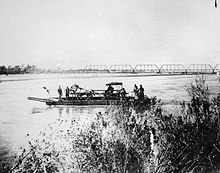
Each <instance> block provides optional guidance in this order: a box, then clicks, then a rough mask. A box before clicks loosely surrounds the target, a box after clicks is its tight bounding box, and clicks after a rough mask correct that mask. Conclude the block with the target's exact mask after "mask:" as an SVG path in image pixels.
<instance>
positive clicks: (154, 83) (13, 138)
mask: <svg viewBox="0 0 220 173" xmlns="http://www.w3.org/2000/svg"><path fill="white" fill-rule="evenodd" d="M206 78H207V82H208V84H209V87H210V88H216V90H215V93H217V92H219V88H218V86H219V82H218V78H217V76H215V75H209V76H206ZM85 79H86V80H85ZM194 79H195V76H147V77H138V76H137V77H115V76H108V77H102V76H99V77H97V76H95V78H94V77H93V76H91V75H83V76H80V75H78V76H77V75H76V74H74V75H72V74H62V75H54V74H53V75H9V76H0V80H1V81H3V82H2V83H0V95H1V99H0V162H1V158H5V157H7V156H9V154H10V153H13V151H16V150H17V149H18V148H19V147H20V146H23V145H26V144H27V138H26V137H25V136H27V134H29V138H36V137H38V135H39V132H40V131H41V130H42V129H43V128H44V127H45V126H47V125H48V124H51V123H53V122H55V121H56V120H57V119H59V118H62V119H65V118H66V119H71V118H72V117H75V118H76V120H77V121H80V122H82V123H86V122H88V121H90V120H91V118H92V117H93V116H94V115H95V113H97V112H99V111H101V112H103V111H104V110H105V107H102V106H92V107H89V106H79V107H73V106H47V105H45V104H44V103H40V102H34V101H29V100H27V97H28V96H36V97H42V98H47V97H49V96H57V87H58V86H59V85H61V87H62V88H66V86H72V85H73V84H75V83H76V84H78V85H79V86H81V87H83V88H87V89H106V86H105V84H106V83H109V82H117V81H118V82H123V85H124V87H125V88H126V90H127V92H129V93H130V92H131V91H132V90H133V86H134V84H137V85H138V86H139V85H140V84H142V85H143V87H144V89H145V94H147V95H148V96H157V97H158V98H162V99H166V100H168V99H177V100H187V99H188V95H187V93H186V91H185V89H184V87H185V85H186V83H187V82H192V81H194ZM44 86H45V87H47V88H49V89H50V93H49V94H48V93H47V92H45V89H43V87H44ZM215 93H214V94H215Z"/></svg>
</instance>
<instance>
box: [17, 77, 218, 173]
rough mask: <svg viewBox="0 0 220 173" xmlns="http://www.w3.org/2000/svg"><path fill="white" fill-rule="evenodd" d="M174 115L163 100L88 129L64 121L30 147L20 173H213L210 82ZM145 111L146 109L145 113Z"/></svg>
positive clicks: (121, 111)
mask: <svg viewBox="0 0 220 173" xmlns="http://www.w3.org/2000/svg"><path fill="white" fill-rule="evenodd" d="M186 90H187V91H188V93H189V94H190V96H191V98H192V99H191V101H190V102H188V103H185V102H183V103H182V104H181V105H179V106H178V109H177V110H175V111H173V112H172V113H171V112H169V111H167V110H164V109H163V106H162V104H161V103H160V101H157V100H156V99H155V98H152V99H151V100H150V102H151V103H153V104H152V105H148V106H146V105H145V102H142V101H140V102H138V104H137V103H136V104H134V105H128V104H127V103H122V105H119V106H110V107H109V108H108V109H107V110H106V112H105V113H97V114H96V116H95V117H94V119H93V120H91V122H90V123H89V124H86V126H84V127H82V126H81V125H79V123H78V121H77V120H75V119H74V118H71V120H68V121H67V120H58V122H57V127H55V126H49V127H48V128H47V129H49V131H48V130H47V132H41V137H42V138H39V139H37V140H31V141H30V142H29V149H28V150H24V151H23V152H22V154H21V155H20V157H19V162H18V164H17V165H16V166H15V167H14V168H13V171H14V172H24V171H25V172H77V173H78V172H79V173H80V172H86V173H87V172H97V173H99V172H100V173H105V172H106V173H107V172H120V173H121V172H126V173H127V172H131V173H133V172H134V173H135V172H137V173H142V172H152V173H162V172H210V171H214V170H215V169H218V166H219V163H220V143H219V142H220V141H219V135H220V134H219V132H220V131H219V130H220V128H219V125H220V124H219V123H220V121H219V105H218V103H219V102H218V99H217V98H213V99H211V100H210V97H209V92H208V88H207V86H206V84H205V80H203V79H202V78H198V79H196V81H195V83H191V84H188V85H187V87H186ZM143 107H144V109H143Z"/></svg>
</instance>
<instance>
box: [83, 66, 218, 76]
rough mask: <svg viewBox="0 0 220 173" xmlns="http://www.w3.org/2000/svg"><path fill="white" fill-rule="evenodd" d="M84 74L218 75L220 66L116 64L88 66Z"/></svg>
mask: <svg viewBox="0 0 220 173" xmlns="http://www.w3.org/2000/svg"><path fill="white" fill-rule="evenodd" d="M82 72H85V73H136V74H139V73H143V74H216V73H218V72H220V64H217V65H215V66H211V65H210V64H190V65H188V66H187V67H185V66H184V65H183V64H163V65H162V66H161V67H158V66H157V65H156V64H137V65H136V66H135V67H132V66H131V65H129V64H114V65H111V66H110V67H109V68H108V67H107V66H106V65H87V66H86V67H85V68H84V69H83V70H82Z"/></svg>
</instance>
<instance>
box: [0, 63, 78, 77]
mask: <svg viewBox="0 0 220 173" xmlns="http://www.w3.org/2000/svg"><path fill="white" fill-rule="evenodd" d="M81 71H82V70H62V69H60V68H57V69H42V68H37V67H36V66H35V65H29V64H27V65H15V66H12V65H9V66H5V65H1V66H0V75H4V74H5V75H8V74H29V73H30V74H33V73H77V72H81Z"/></svg>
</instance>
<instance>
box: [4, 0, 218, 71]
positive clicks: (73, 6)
mask: <svg viewBox="0 0 220 173" xmlns="http://www.w3.org/2000/svg"><path fill="white" fill-rule="evenodd" d="M28 63H29V64H35V65H37V66H40V67H57V66H61V67H63V68H81V67H84V66H85V65H87V64H106V65H111V64H131V65H135V64H149V63H155V64H158V65H160V64H163V63H182V64H190V63H209V64H218V63H220V2H219V7H218V8H215V7H214V0H0V65H1V64H4V65H9V64H12V65H14V64H28Z"/></svg>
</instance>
